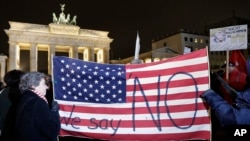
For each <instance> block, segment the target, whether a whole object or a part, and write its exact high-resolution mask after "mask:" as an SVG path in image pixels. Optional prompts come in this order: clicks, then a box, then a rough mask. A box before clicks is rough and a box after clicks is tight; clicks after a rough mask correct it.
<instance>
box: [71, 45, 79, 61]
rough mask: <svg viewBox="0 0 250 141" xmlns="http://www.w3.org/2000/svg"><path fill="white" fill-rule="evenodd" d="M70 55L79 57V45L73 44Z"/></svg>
mask: <svg viewBox="0 0 250 141" xmlns="http://www.w3.org/2000/svg"><path fill="white" fill-rule="evenodd" d="M69 57H71V58H76V59H78V46H72V47H71V48H70V52H69Z"/></svg>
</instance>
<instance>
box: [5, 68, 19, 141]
mask: <svg viewBox="0 0 250 141" xmlns="http://www.w3.org/2000/svg"><path fill="white" fill-rule="evenodd" d="M23 74H24V72H23V71H21V70H11V71H9V72H7V73H6V74H5V75H4V82H5V83H6V87H5V88H4V89H3V90H2V92H1V95H0V97H1V98H0V109H5V114H4V113H2V110H0V111H1V112H0V113H1V116H2V117H3V119H2V120H3V121H2V132H1V136H0V140H1V141H12V140H14V136H13V133H14V130H15V121H16V110H17V106H18V104H19V99H20V96H21V94H20V91H19V82H20V78H21V76H22V75H23Z"/></svg>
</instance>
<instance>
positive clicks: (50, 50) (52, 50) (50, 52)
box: [48, 45, 56, 74]
mask: <svg viewBox="0 0 250 141" xmlns="http://www.w3.org/2000/svg"><path fill="white" fill-rule="evenodd" d="M55 55H56V45H49V48H48V74H52V59H53V58H52V57H53V56H55Z"/></svg>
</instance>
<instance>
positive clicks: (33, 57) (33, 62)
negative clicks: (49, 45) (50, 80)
mask: <svg viewBox="0 0 250 141" xmlns="http://www.w3.org/2000/svg"><path fill="white" fill-rule="evenodd" d="M37 51H38V49H37V45H36V44H31V46H30V71H37Z"/></svg>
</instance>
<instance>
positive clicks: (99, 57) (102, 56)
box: [97, 48, 104, 63]
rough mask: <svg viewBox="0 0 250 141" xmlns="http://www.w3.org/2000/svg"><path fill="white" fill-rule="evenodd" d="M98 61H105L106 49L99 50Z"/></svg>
mask: <svg viewBox="0 0 250 141" xmlns="http://www.w3.org/2000/svg"><path fill="white" fill-rule="evenodd" d="M97 62H98V63H104V50H103V49H102V48H100V49H98V50H97Z"/></svg>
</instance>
